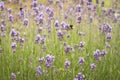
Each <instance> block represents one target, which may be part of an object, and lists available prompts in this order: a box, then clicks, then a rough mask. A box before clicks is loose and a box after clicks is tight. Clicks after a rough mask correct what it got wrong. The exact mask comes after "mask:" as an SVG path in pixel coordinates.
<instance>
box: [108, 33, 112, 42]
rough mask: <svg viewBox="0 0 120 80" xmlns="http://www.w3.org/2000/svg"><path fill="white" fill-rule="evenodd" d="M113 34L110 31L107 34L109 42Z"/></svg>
mask: <svg viewBox="0 0 120 80" xmlns="http://www.w3.org/2000/svg"><path fill="white" fill-rule="evenodd" d="M111 38H112V36H111V34H110V33H108V34H107V41H108V42H109V41H110V40H111Z"/></svg>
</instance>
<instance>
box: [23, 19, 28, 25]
mask: <svg viewBox="0 0 120 80" xmlns="http://www.w3.org/2000/svg"><path fill="white" fill-rule="evenodd" d="M23 24H24V25H25V26H27V25H28V24H29V21H28V19H27V18H25V19H24V21H23Z"/></svg>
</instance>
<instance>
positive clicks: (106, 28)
mask: <svg viewBox="0 0 120 80" xmlns="http://www.w3.org/2000/svg"><path fill="white" fill-rule="evenodd" d="M111 31H112V27H111V26H110V25H109V24H108V23H106V24H104V25H103V26H102V33H108V32H109V33H110V32H111Z"/></svg>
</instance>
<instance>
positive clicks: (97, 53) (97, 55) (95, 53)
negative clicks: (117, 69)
mask: <svg viewBox="0 0 120 80" xmlns="http://www.w3.org/2000/svg"><path fill="white" fill-rule="evenodd" d="M100 55H101V52H100V50H99V49H97V50H96V51H95V52H94V57H95V59H96V60H100V58H99V57H100Z"/></svg>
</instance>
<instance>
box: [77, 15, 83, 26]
mask: <svg viewBox="0 0 120 80" xmlns="http://www.w3.org/2000/svg"><path fill="white" fill-rule="evenodd" d="M81 20H82V18H81V16H78V18H77V23H79V24H80V23H81Z"/></svg>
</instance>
